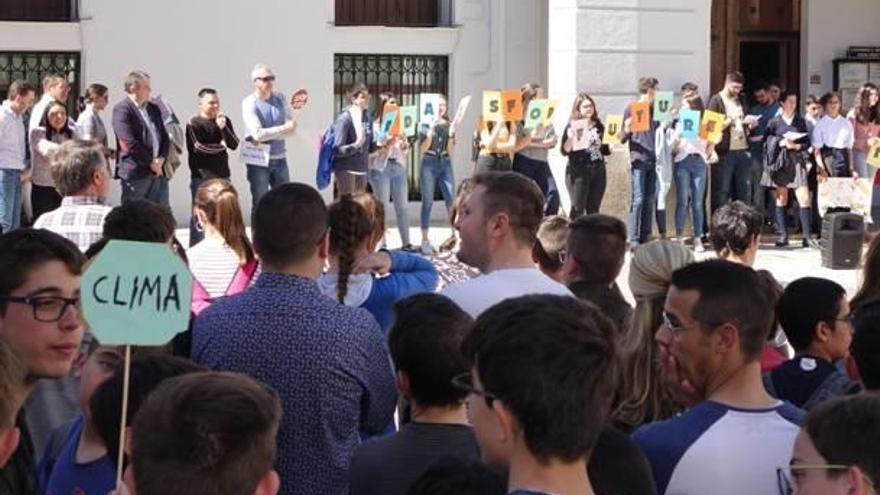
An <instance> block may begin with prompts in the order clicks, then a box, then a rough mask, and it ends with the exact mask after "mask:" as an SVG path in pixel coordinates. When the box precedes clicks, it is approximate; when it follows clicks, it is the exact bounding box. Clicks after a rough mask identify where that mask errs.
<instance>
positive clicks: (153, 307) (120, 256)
mask: <svg viewBox="0 0 880 495" xmlns="http://www.w3.org/2000/svg"><path fill="white" fill-rule="evenodd" d="M192 283H193V282H192V275H191V274H190V272H189V269H188V268H187V267H186V265H185V264H184V263H183V261H181V259H180V258H178V257H177V256H176V255H175V254H174V253H173V252H172V251H171V247H169V246H168V245H167V244H162V243H150V242H131V241H115V240H114V241H110V242H109V243H107V246H106V247H104V250H103V251H101V253H100V254H99V255H98V256H97V257H96V258H95V259H94V261H92V263H91V265H89V268H88V269H87V270H86V272H85V274H83V276H82V279H81V281H80V294H81V298H82V314H83V317H84V318H85V320H86V322H87V323H88V325H89V328H90V329H91V331H92V333H93V334H94V335H95V338H97V339H98V342H100V343H101V344H102V345H124V346H125V363H124V369H123V371H124V380H123V394H122V417H121V427H120V435H119V458H118V460H117V463H116V465H117V471H116V486H117V489H118V487H119V486H120V485H121V480H122V467H123V462H122V456H123V454H124V452H125V449H124V448H123V447H124V445H125V431H126V429H125V426H126V421H125V420H126V418H127V416H128V386H129V370H130V367H131V346H132V345H140V346H160V345H164V344H167V343H168V342H169V341H170V340H171V339H172V338H173V337H174V336H175V335H177V334H178V333H180V332H182V331H184V330H186V329H187V327H188V326H189V316H190V307H191V304H192Z"/></svg>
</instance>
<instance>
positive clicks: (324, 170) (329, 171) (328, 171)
mask: <svg viewBox="0 0 880 495" xmlns="http://www.w3.org/2000/svg"><path fill="white" fill-rule="evenodd" d="M335 141H336V131H334V129H333V125H330V127H328V128H327V130H326V131H324V135H323V136H321V143H320V144H321V148H320V151H319V152H318V169H317V170H316V171H315V184H316V185H317V186H318V189H326V188H327V186H329V185H330V181H331V180H332V179H333V162H334V161H335V160H336V146H334V144H333V143H334V142H335Z"/></svg>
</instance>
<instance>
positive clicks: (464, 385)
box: [452, 373, 498, 407]
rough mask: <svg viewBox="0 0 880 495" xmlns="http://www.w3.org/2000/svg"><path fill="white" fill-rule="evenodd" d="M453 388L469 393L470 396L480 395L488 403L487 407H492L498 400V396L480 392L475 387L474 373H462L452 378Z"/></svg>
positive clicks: (483, 391)
mask: <svg viewBox="0 0 880 495" xmlns="http://www.w3.org/2000/svg"><path fill="white" fill-rule="evenodd" d="M452 386H453V387H455V388H457V389H458V390H461V391H462V392H467V393H468V394H474V395H479V396H481V397H483V399H484V400H485V401H486V405H487V406H489V407H492V402H493V401H495V400H497V399H498V396H496V395H494V394H492V393H491V392H487V391H485V390H480V389H478V388H476V387H474V377H473V373H462V374H460V375H455V376H454V377H452Z"/></svg>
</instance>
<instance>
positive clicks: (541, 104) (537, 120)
mask: <svg viewBox="0 0 880 495" xmlns="http://www.w3.org/2000/svg"><path fill="white" fill-rule="evenodd" d="M546 112H547V100H538V99H535V100H532V101H530V102H529V106H528V108H527V109H526V118H525V124H524V126H523V127H525V128H526V129H529V130H532V129H537V128H538V127H539V126H541V125H543V124H544V116H545V114H546Z"/></svg>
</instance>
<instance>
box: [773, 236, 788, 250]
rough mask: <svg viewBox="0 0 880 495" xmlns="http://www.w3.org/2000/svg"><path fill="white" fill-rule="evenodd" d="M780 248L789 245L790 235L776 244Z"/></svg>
mask: <svg viewBox="0 0 880 495" xmlns="http://www.w3.org/2000/svg"><path fill="white" fill-rule="evenodd" d="M774 245H775V246H776V247H778V248H783V247H788V237H783V238H781V239H779V240H778V241H776V243H775V244H774Z"/></svg>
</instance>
